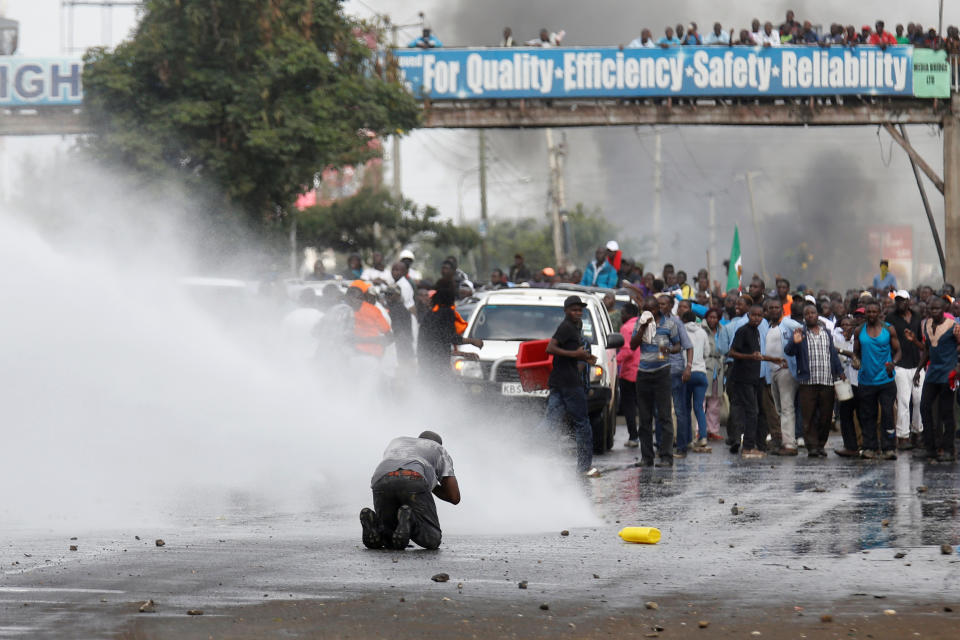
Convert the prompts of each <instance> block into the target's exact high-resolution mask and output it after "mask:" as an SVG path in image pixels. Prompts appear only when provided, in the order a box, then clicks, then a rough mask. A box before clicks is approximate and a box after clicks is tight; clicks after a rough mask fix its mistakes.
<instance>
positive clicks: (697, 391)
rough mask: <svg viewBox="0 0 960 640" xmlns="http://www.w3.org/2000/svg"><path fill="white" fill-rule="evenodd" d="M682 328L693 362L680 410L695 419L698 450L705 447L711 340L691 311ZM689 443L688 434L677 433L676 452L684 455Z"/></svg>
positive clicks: (684, 316) (682, 393)
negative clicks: (707, 361)
mask: <svg viewBox="0 0 960 640" xmlns="http://www.w3.org/2000/svg"><path fill="white" fill-rule="evenodd" d="M681 320H683V326H684V328H685V329H686V330H687V337H689V338H690V342H691V343H692V344H693V361H692V362H691V363H690V378H689V379H688V380H687V381H686V382H684V383H683V390H682V391H681V400H682V405H681V410H682V411H684V412H685V415H688V416H689V415H690V410H691V409H692V410H693V415H695V416H696V417H697V443H696V446H697V447H699V448H702V447H706V446H707V416H706V414H705V413H704V410H703V409H704V398H705V397H706V395H707V363H706V360H705V356H706V354H707V353H708V352H709V350H710V341H711V340H712V338H711V337H710V336H708V335H707V332H706V331H704V330H703V329H702V328H701V327H700V324H699V323H698V322H697V315H696V314H695V313H694V312H693V311H692V310H688V311H684V313H683V317H682V318H681ZM689 443H690V433H689V431H688V432H687V433H677V450H678V451H679V452H682V453H686V450H687V445H688V444H689Z"/></svg>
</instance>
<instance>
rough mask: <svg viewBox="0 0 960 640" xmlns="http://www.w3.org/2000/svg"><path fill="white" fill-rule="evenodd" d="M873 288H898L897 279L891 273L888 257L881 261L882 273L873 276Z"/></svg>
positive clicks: (886, 289) (880, 290) (884, 289)
mask: <svg viewBox="0 0 960 640" xmlns="http://www.w3.org/2000/svg"><path fill="white" fill-rule="evenodd" d="M873 288H874V289H876V290H877V292H883V291H888V290H890V289H896V288H897V279H896V277H894V275H893V274H892V273H890V261H889V260H887V259H886V258H884V259H883V260H881V261H880V273H878V274H877V275H875V276H873Z"/></svg>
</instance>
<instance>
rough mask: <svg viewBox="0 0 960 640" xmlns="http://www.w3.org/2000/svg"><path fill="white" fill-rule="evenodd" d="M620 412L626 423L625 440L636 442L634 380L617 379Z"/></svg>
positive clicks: (635, 390) (635, 394) (635, 388)
mask: <svg viewBox="0 0 960 640" xmlns="http://www.w3.org/2000/svg"><path fill="white" fill-rule="evenodd" d="M619 384H620V410H621V411H623V419H624V421H625V422H626V423H627V438H629V439H630V440H637V439H638V438H639V437H640V436H639V435H638V434H637V383H636V382H635V381H634V380H627V379H626V378H619Z"/></svg>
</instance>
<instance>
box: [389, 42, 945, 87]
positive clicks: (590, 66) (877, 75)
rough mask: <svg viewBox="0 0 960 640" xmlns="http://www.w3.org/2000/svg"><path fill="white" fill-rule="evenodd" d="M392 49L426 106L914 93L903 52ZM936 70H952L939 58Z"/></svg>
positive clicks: (909, 52) (909, 60) (908, 50)
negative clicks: (491, 101)
mask: <svg viewBox="0 0 960 640" xmlns="http://www.w3.org/2000/svg"><path fill="white" fill-rule="evenodd" d="M394 53H395V55H396V56H397V59H398V62H399V66H400V69H401V70H402V71H403V74H404V77H405V81H406V82H407V85H408V86H409V88H410V90H411V91H412V92H413V93H414V94H415V95H416V96H417V97H420V98H424V97H427V98H430V99H431V100H470V99H483V98H617V97H634V96H641V97H642V96H649V97H668V96H688V97H696V96H748V97H763V96H806V95H863V94H867V95H883V96H913V95H914V87H913V72H914V69H913V47H910V46H897V47H893V46H891V47H887V48H886V49H880V48H879V47H869V46H862V47H854V48H850V47H841V46H835V47H799V46H792V47H766V48H764V47H739V46H735V47H670V48H669V49H661V48H656V49H624V50H620V49H618V48H586V49H581V48H576V49H570V48H554V49H537V48H519V49H428V50H423V49H401V50H396V51H395V52H394ZM924 70H925V71H928V69H926V68H925V69H924ZM940 71H942V72H943V73H949V66H948V65H947V63H946V57H945V56H944V60H943V69H942V70H940ZM945 97H949V91H948V94H947V96H945Z"/></svg>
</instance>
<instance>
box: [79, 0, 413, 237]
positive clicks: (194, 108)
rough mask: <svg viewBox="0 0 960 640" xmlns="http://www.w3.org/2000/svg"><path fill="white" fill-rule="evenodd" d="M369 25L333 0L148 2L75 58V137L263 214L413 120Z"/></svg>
mask: <svg viewBox="0 0 960 640" xmlns="http://www.w3.org/2000/svg"><path fill="white" fill-rule="evenodd" d="M371 29H372V27H371V26H370V25H363V24H359V23H357V22H355V21H353V20H351V19H349V18H348V17H346V16H345V15H344V14H343V12H342V10H341V0H148V1H147V2H146V3H145V7H144V9H143V14H142V19H141V21H140V23H139V25H138V27H137V29H136V32H135V33H134V35H133V37H132V39H130V40H128V41H126V42H124V43H122V44H121V45H119V46H118V47H117V48H116V49H115V50H114V51H113V52H110V51H107V50H105V49H102V48H98V49H91V50H90V51H89V52H88V53H87V55H86V56H85V67H84V78H83V81H84V88H85V110H86V113H87V115H88V117H89V119H90V123H91V124H92V126H93V130H94V132H95V135H94V136H91V137H90V138H89V139H88V141H87V146H88V147H89V148H90V150H92V151H93V152H94V154H95V155H96V156H98V157H99V158H100V159H102V160H105V161H107V162H108V163H113V164H114V165H117V166H121V167H124V168H126V169H134V170H136V171H137V172H139V173H140V174H141V175H143V176H144V177H145V178H147V179H148V180H154V179H158V178H163V177H167V176H169V175H170V174H174V175H176V176H178V177H179V178H181V179H182V180H184V181H185V182H187V184H188V185H193V186H194V187H196V188H197V193H198V194H203V195H204V196H205V197H208V198H209V196H210V195H211V194H213V196H214V198H215V201H214V203H212V204H213V208H214V209H217V208H220V207H223V208H233V209H239V210H241V211H243V212H245V213H246V214H247V216H248V217H249V218H250V219H251V220H256V221H261V220H263V219H264V218H270V217H273V216H275V215H276V214H277V213H278V212H281V211H283V210H284V209H285V208H287V207H288V206H290V205H291V204H292V202H293V201H294V200H295V198H296V196H297V195H298V194H299V193H301V192H302V191H303V190H304V189H305V187H306V186H310V185H312V184H313V177H314V175H315V174H316V173H317V172H318V171H320V170H322V169H323V168H324V167H327V166H331V165H333V166H339V165H343V164H347V163H357V162H360V161H362V160H364V159H365V158H366V157H368V156H369V154H370V153H372V152H371V151H370V150H369V148H368V146H367V142H368V140H369V138H368V136H369V135H370V134H375V135H385V134H388V133H395V132H397V131H398V130H400V131H402V130H407V129H410V128H412V127H414V126H416V123H417V119H418V107H417V105H416V103H415V101H414V100H413V98H412V97H411V96H410V95H409V94H408V93H407V92H406V91H405V90H404V89H403V88H402V87H401V85H400V84H399V83H398V82H394V81H388V80H386V79H384V77H383V76H384V74H383V73H381V71H382V69H381V68H380V65H379V64H378V63H377V61H376V58H375V55H374V53H373V52H372V51H371V50H370V49H369V48H368V46H367V45H366V44H364V43H363V42H361V41H360V39H359V38H358V36H359V35H360V34H366V33H370V30H371ZM217 200H219V202H217Z"/></svg>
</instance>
